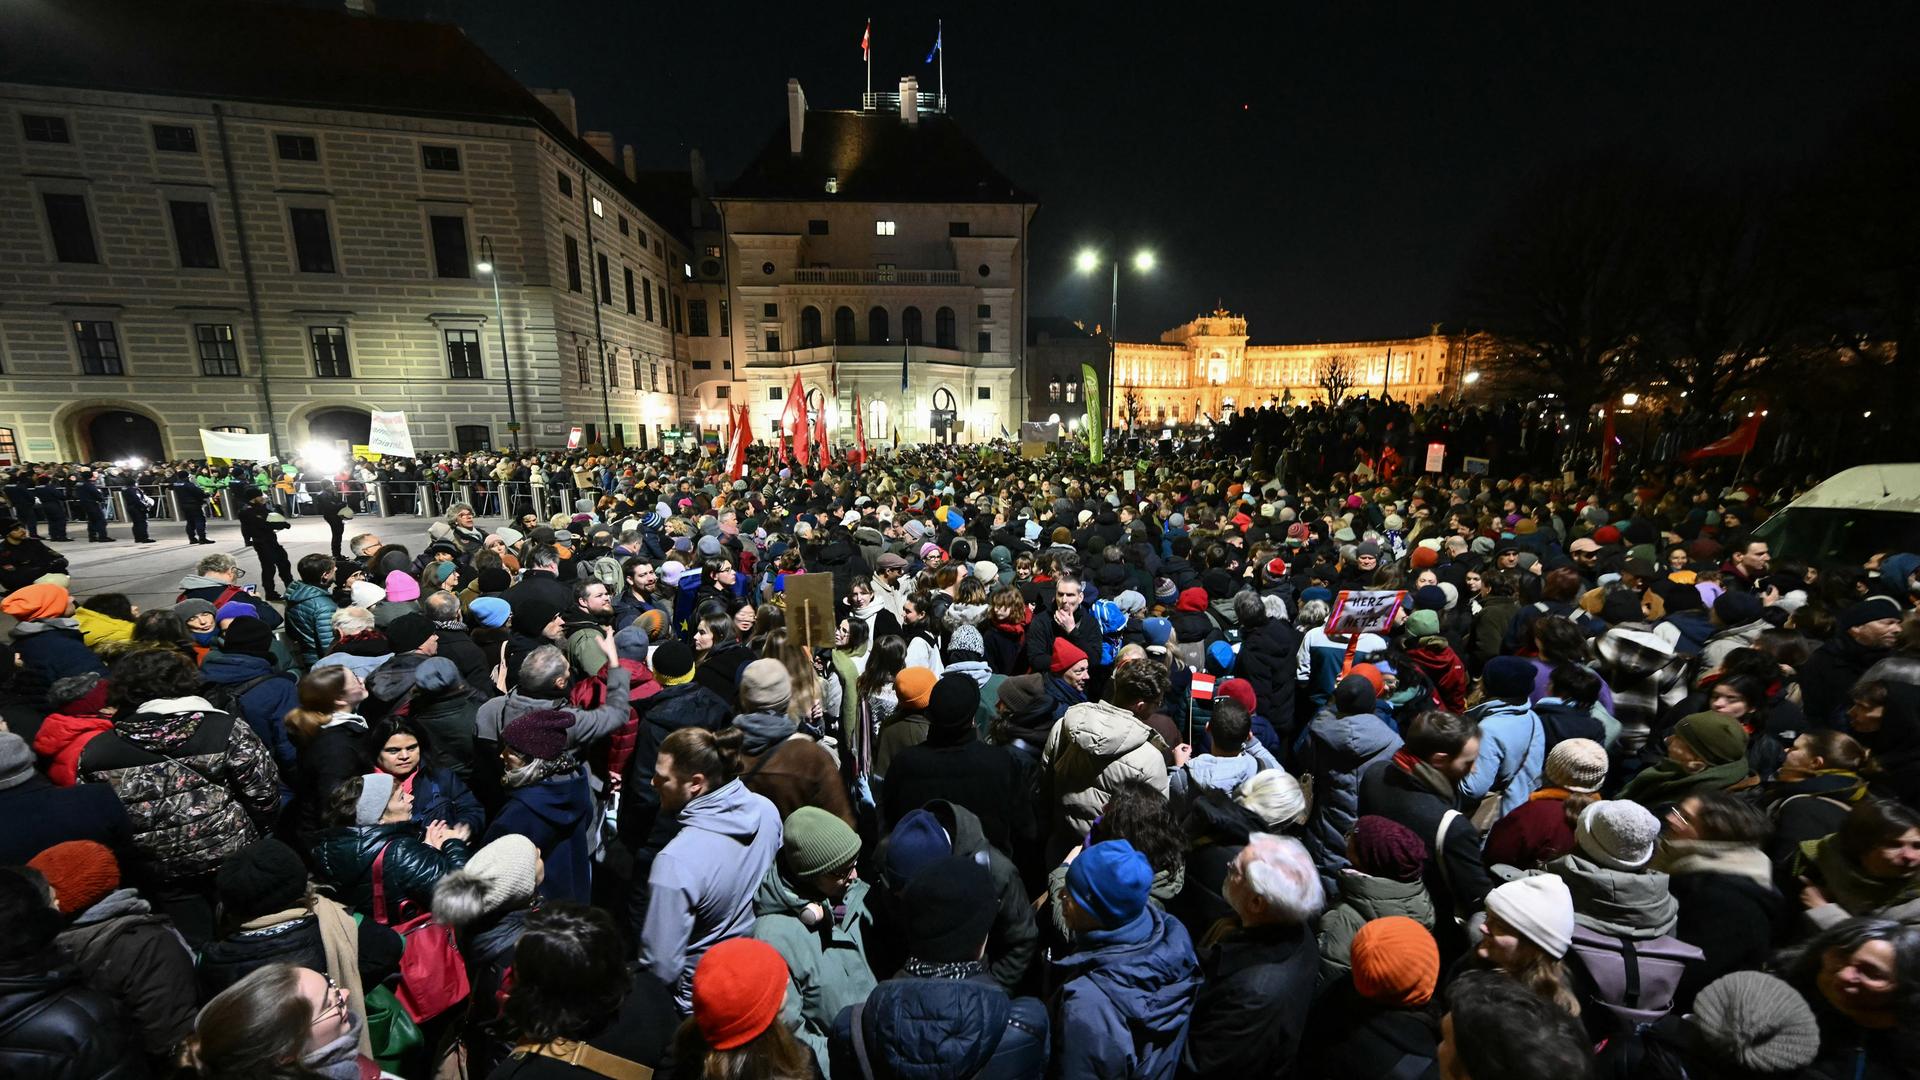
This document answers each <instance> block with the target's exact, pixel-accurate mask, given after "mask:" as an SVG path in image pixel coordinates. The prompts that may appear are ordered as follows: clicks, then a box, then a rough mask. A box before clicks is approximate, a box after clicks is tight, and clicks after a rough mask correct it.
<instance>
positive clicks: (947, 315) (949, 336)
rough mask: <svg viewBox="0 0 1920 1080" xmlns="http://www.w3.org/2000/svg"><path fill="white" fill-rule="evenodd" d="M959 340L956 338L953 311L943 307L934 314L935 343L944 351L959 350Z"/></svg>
mask: <svg viewBox="0 0 1920 1080" xmlns="http://www.w3.org/2000/svg"><path fill="white" fill-rule="evenodd" d="M959 340H960V339H959V338H958V337H955V336H954V328H953V309H952V308H950V307H943V308H941V309H940V310H939V311H936V312H934V313H933V343H934V344H935V345H938V346H940V347H941V348H943V349H957V348H959V347H960V346H959V344H958V342H959Z"/></svg>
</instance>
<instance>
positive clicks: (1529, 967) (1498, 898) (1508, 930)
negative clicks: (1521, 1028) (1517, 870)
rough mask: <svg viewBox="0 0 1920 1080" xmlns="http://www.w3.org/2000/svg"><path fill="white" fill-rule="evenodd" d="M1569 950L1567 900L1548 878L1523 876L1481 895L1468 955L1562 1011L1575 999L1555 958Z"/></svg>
mask: <svg viewBox="0 0 1920 1080" xmlns="http://www.w3.org/2000/svg"><path fill="white" fill-rule="evenodd" d="M1572 947H1573V896H1572V894H1571V893H1569V892H1568V891H1567V883H1566V882H1564V881H1562V880H1560V879H1559V878H1558V877H1555V876H1554V875H1552V874H1529V875H1528V876H1526V877H1523V878H1517V879H1515V880H1513V881H1509V882H1507V883H1506V884H1504V885H1501V886H1499V887H1498V888H1496V889H1494V890H1493V891H1492V892H1489V893H1488V894H1487V920H1486V923H1485V925H1484V926H1483V927H1482V928H1481V935H1480V940H1479V941H1478V942H1477V943H1476V944H1475V945H1474V947H1473V954H1474V956H1475V957H1476V958H1477V959H1478V960H1479V961H1480V962H1481V963H1484V964H1486V965H1487V966H1489V967H1493V968H1497V969H1499V970H1501V971H1504V972H1506V973H1507V974H1508V975H1510V976H1512V977H1513V979H1514V981H1516V982H1518V983H1519V984H1520V985H1522V986H1524V987H1526V988H1528V989H1529V990H1532V991H1533V992H1534V993H1536V994H1539V995H1540V996H1541V997H1543V998H1546V999H1547V1000H1549V1001H1551V1002H1553V1003H1555V1004H1556V1005H1559V1006H1561V1007H1562V1008H1565V1009H1567V1010H1568V1011H1569V1012H1577V1011H1578V1005H1577V1002H1578V998H1576V997H1575V996H1574V993H1573V985H1572V983H1571V982H1569V981H1568V979H1567V970H1566V967H1565V966H1564V965H1563V964H1562V963H1561V958H1562V957H1564V956H1566V955H1567V950H1568V949H1570V948H1572Z"/></svg>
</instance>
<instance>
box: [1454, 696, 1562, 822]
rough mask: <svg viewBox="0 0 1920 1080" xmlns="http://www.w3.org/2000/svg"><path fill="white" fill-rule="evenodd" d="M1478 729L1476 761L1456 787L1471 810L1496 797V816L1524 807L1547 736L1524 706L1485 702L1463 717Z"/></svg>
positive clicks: (1541, 769)
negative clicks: (1478, 755)
mask: <svg viewBox="0 0 1920 1080" xmlns="http://www.w3.org/2000/svg"><path fill="white" fill-rule="evenodd" d="M1467 719H1469V720H1472V721H1475V722H1477V723H1478V724H1479V725H1480V757H1479V759H1478V760H1476V761H1475V762H1474V763H1473V771H1472V772H1470V773H1468V774H1467V778H1466V779H1465V780H1462V781H1460V793H1461V794H1462V795H1464V796H1466V799H1467V805H1468V806H1469V807H1470V808H1471V807H1472V806H1473V805H1474V804H1476V803H1478V802H1479V801H1480V800H1481V799H1482V798H1485V797H1486V796H1487V795H1489V794H1492V793H1495V792H1498V793H1499V794H1500V812H1501V813H1502V814H1507V813H1511V812H1512V811H1514V810H1515V809H1517V808H1519V807H1521V806H1524V805H1526V801H1527V797H1528V796H1530V795H1532V794H1533V793H1534V791H1535V790H1537V789H1538V788H1539V787H1540V778H1541V776H1542V775H1544V774H1545V772H1546V768H1547V733H1546V730H1545V729H1544V728H1543V727H1541V724H1540V717H1539V716H1537V715H1535V713H1534V711H1533V708H1532V706H1530V705H1528V704H1527V703H1526V702H1524V701H1522V702H1518V703H1515V702H1510V701H1501V700H1499V699H1489V700H1487V701H1484V702H1482V703H1480V704H1479V705H1476V706H1474V707H1473V708H1472V709H1471V710H1469V711H1468V712H1467Z"/></svg>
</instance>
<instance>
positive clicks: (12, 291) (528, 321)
mask: <svg viewBox="0 0 1920 1080" xmlns="http://www.w3.org/2000/svg"><path fill="white" fill-rule="evenodd" d="M193 6H194V7H195V8H196V9H197V14H198V15H199V16H200V17H199V18H188V17H186V16H185V15H184V14H183V13H182V12H180V11H176V10H173V9H172V8H171V7H170V6H169V5H143V4H138V3H127V2H122V0H75V2H74V4H72V5H6V7H5V9H4V10H0V37H4V38H5V39H7V40H12V41H34V42H36V47H35V49H34V50H32V51H27V50H10V52H9V55H8V59H7V61H6V66H5V67H4V68H0V176H4V177H5V178H6V182H5V183H3V184H0V284H4V288H0V458H6V457H12V458H14V459H24V460H103V459H110V458H114V457H121V456H141V457H156V456H161V455H165V456H169V457H193V456H199V455H200V453H201V450H200V440H199V437H198V429H200V428H203V427H204V428H227V429H240V430H246V431H251V432H270V433H271V434H272V435H274V437H275V441H274V446H275V449H276V451H277V452H279V453H282V454H286V453H289V452H292V451H297V450H298V449H299V448H301V447H303V446H305V445H307V444H309V443H311V442H320V443H326V444H332V443H334V442H336V441H345V442H362V441H364V434H365V431H366V426H367V423H368V419H369V413H370V411H371V410H375V409H385V410H404V411H406V413H407V415H408V419H409V424H410V427H411V430H412V434H413V438H414V443H415V446H416V447H418V448H419V449H420V450H421V451H422V452H428V451H433V450H451V449H457V448H472V447H479V446H505V445H508V444H509V443H510V442H511V441H512V434H511V433H510V432H509V430H508V418H509V407H508V397H507V393H506V376H507V366H508V364H511V365H512V378H513V384H514V386H513V389H514V408H513V412H514V413H515V414H516V415H517V417H518V420H519V424H520V427H521V430H520V433H519V435H520V442H521V444H522V445H523V446H540V447H554V446H559V445H563V444H564V442H565V440H566V437H567V433H568V430H569V428H570V427H572V426H574V425H579V426H582V427H584V428H587V429H588V435H589V438H593V437H599V438H603V439H605V438H609V437H617V438H621V439H623V440H625V441H627V442H630V443H637V442H640V441H642V440H643V439H646V438H648V437H649V435H650V434H651V435H657V433H658V431H659V429H660V428H662V427H666V426H671V425H673V424H676V423H678V422H679V419H680V416H679V412H680V410H679V399H678V396H677V393H676V391H677V389H678V379H677V376H678V374H679V373H678V372H677V371H676V370H675V368H674V366H673V356H674V341H673V325H672V322H673V313H674V312H675V311H676V310H677V305H680V304H681V303H683V298H682V296H681V295H680V290H681V289H682V288H683V286H684V285H685V282H686V278H687V267H688V251H687V249H686V242H685V240H684V239H683V238H682V235H683V234H681V233H678V232H676V231H675V230H674V229H672V228H668V227H663V224H662V219H664V218H667V217H669V216H670V215H668V214H665V213H662V212H660V211H659V210H657V209H656V208H655V206H654V205H653V203H652V199H651V197H650V193H649V192H648V191H647V190H646V189H644V188H643V187H641V186H640V185H638V184H635V183H634V182H633V179H632V173H631V167H630V165H629V167H628V169H626V170H623V169H621V168H620V167H619V166H618V165H616V164H615V163H614V162H613V160H612V156H613V155H612V145H611V140H610V139H607V138H604V137H599V136H595V135H594V133H587V135H586V136H585V137H583V136H582V135H581V134H580V133H578V132H577V131H576V129H575V121H574V117H573V113H572V103H571V98H570V97H569V96H567V95H565V94H564V93H560V94H545V95H544V100H543V98H542V96H536V94H535V92H532V91H529V90H527V89H526V88H524V87H522V86H520V85H519V84H518V83H517V82H516V81H514V80H513V78H512V77H511V76H510V75H508V74H507V73H506V72H505V71H504V70H502V69H501V68H499V67H498V66H497V65H495V64H493V62H492V61H491V60H489V59H488V58H487V57H486V56H485V54H484V53H481V52H480V51H479V50H478V49H477V48H476V47H475V46H474V45H473V44H472V43H471V42H469V41H468V40H467V39H466V38H465V37H464V35H461V34H460V33H459V31H458V30H456V29H453V28H451V27H448V26H444V25H437V24H429V23H416V22H406V21H402V20H390V19H374V18H368V17H360V16H354V15H350V14H347V13H346V12H344V11H315V10H303V9H295V8H287V7H280V6H269V5H258V4H240V3H222V2H220V0H195V3H194V5H193ZM68 8H75V9H85V11H81V12H78V13H77V14H82V15H85V14H89V13H90V17H89V18H79V17H76V18H70V19H68V18H54V17H51V16H50V15H49V14H48V13H49V12H55V11H60V12H63V13H66V14H76V13H75V12H70V11H67V9H68ZM396 57H404V58H405V59H404V60H402V61H396V59H395V58H396ZM550 106H551V107H550ZM630 160H631V159H630V158H629V161H630ZM483 256H484V257H485V258H486V259H487V260H489V262H490V266H491V267H492V269H493V272H494V273H497V274H498V275H499V287H500V288H499V307H498V308H496V305H495V297H494V281H493V279H492V278H491V277H490V276H489V275H488V274H487V273H485V272H482V271H481V270H480V268H479V267H480V264H481V262H482V260H483ZM502 316H504V318H503V317H502ZM503 330H504V340H503ZM269 400H271V409H269V407H268V401H269Z"/></svg>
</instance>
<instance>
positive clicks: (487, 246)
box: [474, 236, 520, 454]
mask: <svg viewBox="0 0 1920 1080" xmlns="http://www.w3.org/2000/svg"><path fill="white" fill-rule="evenodd" d="M474 269H476V270H478V271H480V272H481V273H482V274H485V275H486V276H487V277H488V278H489V279H490V280H491V281H492V282H493V321H494V322H496V323H498V324H499V326H500V370H502V371H504V372H506V373H507V434H508V435H510V436H512V438H513V452H514V453H515V454H518V453H520V414H519V413H518V412H517V411H515V409H514V407H513V360H512V358H511V357H509V356H508V355H507V316H506V312H505V310H504V309H503V308H501V306H500V274H499V273H498V272H497V271H496V270H495V269H494V267H493V238H492V237H490V236H482V237H481V238H480V262H479V264H478V265H476V266H475V267H474Z"/></svg>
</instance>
